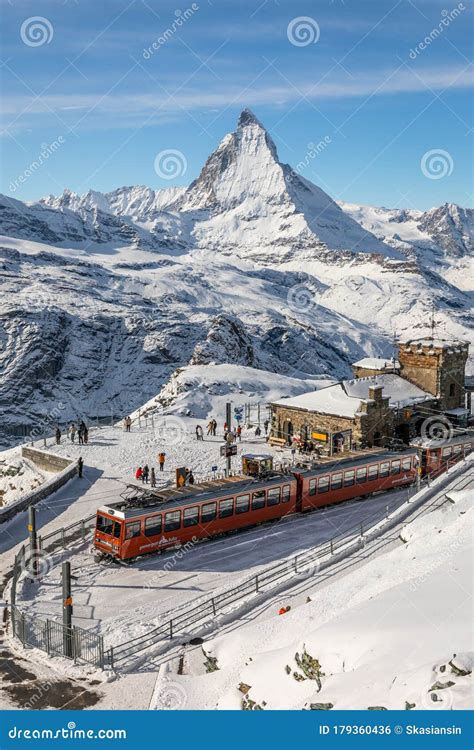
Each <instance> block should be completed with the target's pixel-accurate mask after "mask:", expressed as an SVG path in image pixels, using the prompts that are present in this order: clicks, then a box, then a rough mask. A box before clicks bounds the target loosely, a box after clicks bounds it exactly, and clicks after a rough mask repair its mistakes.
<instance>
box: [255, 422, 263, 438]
mask: <svg viewBox="0 0 474 750" xmlns="http://www.w3.org/2000/svg"><path fill="white" fill-rule="evenodd" d="M261 434H262V430H261V429H260V426H259V425H257V426H256V428H255V437H260V435H261Z"/></svg>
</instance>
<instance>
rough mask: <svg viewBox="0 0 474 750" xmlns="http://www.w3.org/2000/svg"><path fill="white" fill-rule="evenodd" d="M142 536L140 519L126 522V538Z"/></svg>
mask: <svg viewBox="0 0 474 750" xmlns="http://www.w3.org/2000/svg"><path fill="white" fill-rule="evenodd" d="M135 536H140V521H134V522H133V523H127V524H125V539H133V537H135Z"/></svg>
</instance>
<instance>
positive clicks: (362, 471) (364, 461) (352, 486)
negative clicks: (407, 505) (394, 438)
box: [298, 448, 419, 512]
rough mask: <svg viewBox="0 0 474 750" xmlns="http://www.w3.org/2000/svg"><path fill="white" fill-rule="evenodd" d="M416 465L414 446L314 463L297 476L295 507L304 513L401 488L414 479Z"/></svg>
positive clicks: (417, 463)
mask: <svg viewBox="0 0 474 750" xmlns="http://www.w3.org/2000/svg"><path fill="white" fill-rule="evenodd" d="M418 465H419V460H418V451H417V450H416V448H407V450H405V451H403V452H401V453H393V452H391V453H388V452H387V453H373V454H371V455H369V456H367V455H365V456H361V457H360V458H357V459H355V460H354V458H353V459H352V460H343V461H331V462H328V463H326V464H321V465H318V466H317V467H314V468H313V469H309V470H308V471H305V472H302V473H301V474H299V475H298V477H299V481H300V483H301V486H300V497H299V508H298V510H301V511H303V512H304V511H308V510H313V509H314V508H320V507H322V506H324V505H332V504H333V503H341V502H343V501H344V500H351V499H352V498H355V497H360V496H364V495H371V494H372V493H374V492H385V491H387V490H390V489H393V488H396V487H403V486H404V485H407V484H411V483H412V482H414V481H415V479H416V473H417V467H418Z"/></svg>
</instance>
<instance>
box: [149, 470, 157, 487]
mask: <svg viewBox="0 0 474 750" xmlns="http://www.w3.org/2000/svg"><path fill="white" fill-rule="evenodd" d="M150 486H151V487H156V474H155V470H154V468H153V466H152V467H151V472H150Z"/></svg>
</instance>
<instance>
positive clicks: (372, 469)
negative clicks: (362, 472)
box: [369, 464, 379, 481]
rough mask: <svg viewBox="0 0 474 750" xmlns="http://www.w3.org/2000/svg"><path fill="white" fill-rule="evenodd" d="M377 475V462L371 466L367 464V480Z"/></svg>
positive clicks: (375, 477)
mask: <svg viewBox="0 0 474 750" xmlns="http://www.w3.org/2000/svg"><path fill="white" fill-rule="evenodd" d="M378 475H379V467H378V466H377V464H374V465H373V466H369V480H370V481H371V480H372V479H377V477H378Z"/></svg>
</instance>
